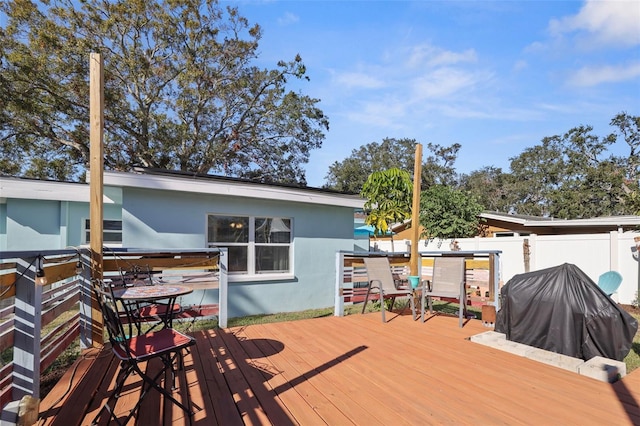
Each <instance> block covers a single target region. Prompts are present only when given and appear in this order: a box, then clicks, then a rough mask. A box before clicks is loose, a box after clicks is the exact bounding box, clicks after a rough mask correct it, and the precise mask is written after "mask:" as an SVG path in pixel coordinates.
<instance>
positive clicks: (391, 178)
mask: <svg viewBox="0 0 640 426" xmlns="http://www.w3.org/2000/svg"><path fill="white" fill-rule="evenodd" d="M360 195H361V196H362V197H363V198H366V199H367V201H366V202H365V204H364V212H365V213H366V215H367V218H366V219H365V223H366V224H367V225H372V226H373V227H374V235H384V234H386V233H387V231H388V230H389V229H390V227H391V225H392V224H394V223H398V222H402V221H404V220H405V219H409V218H410V217H411V207H412V197H413V183H412V182H411V175H409V173H408V172H407V171H405V170H400V169H398V168H391V169H388V170H383V171H377V172H373V173H371V174H370V175H369V177H368V178H367V181H366V182H365V183H364V185H363V187H362V192H361V194H360ZM391 251H394V248H393V235H392V236H391Z"/></svg>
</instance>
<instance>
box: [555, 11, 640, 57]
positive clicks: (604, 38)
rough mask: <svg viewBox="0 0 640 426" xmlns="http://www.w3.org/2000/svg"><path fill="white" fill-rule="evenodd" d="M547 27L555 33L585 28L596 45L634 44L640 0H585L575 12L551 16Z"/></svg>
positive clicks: (639, 39)
mask: <svg viewBox="0 0 640 426" xmlns="http://www.w3.org/2000/svg"><path fill="white" fill-rule="evenodd" d="M549 30H550V32H551V33H552V34H553V35H555V36H560V35H562V34H564V33H573V32H586V33H587V34H588V35H589V36H590V42H592V43H596V44H600V45H624V46H635V45H638V44H640V1H638V0H616V1H602V0H587V1H586V3H585V4H584V6H583V7H582V9H580V12H578V14H577V15H575V16H567V17H564V18H561V19H553V20H551V21H550V23H549Z"/></svg>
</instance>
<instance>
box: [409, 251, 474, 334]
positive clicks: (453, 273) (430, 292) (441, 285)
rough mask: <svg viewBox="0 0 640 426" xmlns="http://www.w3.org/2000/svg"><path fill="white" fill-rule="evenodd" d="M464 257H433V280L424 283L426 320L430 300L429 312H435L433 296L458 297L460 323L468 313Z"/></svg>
mask: <svg viewBox="0 0 640 426" xmlns="http://www.w3.org/2000/svg"><path fill="white" fill-rule="evenodd" d="M464 274H465V271H464V257H436V258H435V259H433V275H432V279H431V280H426V281H423V283H422V308H421V312H420V314H421V318H422V322H424V321H425V304H426V302H427V301H428V302H429V313H430V314H433V301H432V298H433V297H441V298H446V299H457V300H458V301H459V302H460V308H459V309H458V317H459V325H460V327H462V323H463V319H464V318H465V317H466V314H467V292H466V288H465V281H464V279H465V276H464Z"/></svg>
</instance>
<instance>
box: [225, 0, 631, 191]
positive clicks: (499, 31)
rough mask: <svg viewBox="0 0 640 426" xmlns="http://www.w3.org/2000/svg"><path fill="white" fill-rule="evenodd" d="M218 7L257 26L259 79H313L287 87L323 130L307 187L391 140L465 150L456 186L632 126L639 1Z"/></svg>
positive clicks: (308, 168) (251, 3)
mask: <svg viewBox="0 0 640 426" xmlns="http://www.w3.org/2000/svg"><path fill="white" fill-rule="evenodd" d="M222 3H223V4H233V5H237V6H238V8H239V11H240V14H241V15H243V16H245V17H247V18H248V19H249V21H250V22H251V23H258V24H260V26H261V27H262V29H263V38H262V40H261V42H260V49H259V50H260V58H259V64H260V65H261V66H264V67H270V68H272V67H274V66H275V63H276V62H277V61H278V60H291V59H293V58H294V57H295V55H296V54H300V55H301V57H302V59H303V62H304V63H305V65H306V66H307V73H308V76H309V77H310V79H311V81H310V82H300V83H296V85H295V86H294V88H295V89H299V90H301V91H302V92H303V93H304V94H306V95H309V96H312V97H315V98H319V99H321V102H320V103H319V107H320V108H321V109H322V110H323V111H324V112H325V113H326V114H327V116H328V117H329V120H330V130H329V132H328V133H327V134H326V139H325V141H324V143H323V147H322V148H321V149H320V150H315V151H313V152H312V154H311V158H310V161H309V164H308V165H307V166H306V171H307V183H308V184H309V185H310V186H321V185H322V184H323V183H324V182H325V176H326V174H327V171H328V169H329V166H330V165H331V164H332V163H333V162H334V161H342V160H344V159H345V158H347V157H348V156H350V155H351V152H352V150H353V149H357V148H359V147H360V146H362V145H365V144H368V143H371V142H380V141H382V139H383V138H385V137H391V138H412V139H416V140H417V141H418V142H420V143H422V144H423V145H426V144H427V143H429V142H431V143H436V144H440V145H444V146H448V145H451V144H452V143H459V144H461V145H462V148H461V149H460V152H459V155H458V160H457V162H456V164H455V167H456V169H457V171H458V172H461V173H468V172H471V171H473V170H478V169H480V168H482V167H484V166H496V167H501V168H503V170H504V171H508V169H509V158H511V157H514V156H517V155H519V154H520V153H521V152H522V151H523V150H524V149H525V148H527V147H531V146H534V145H536V144H537V143H539V142H540V141H541V139H542V138H544V137H545V136H553V135H556V134H563V133H565V132H566V131H568V130H570V129H571V128H573V127H576V126H578V125H591V126H593V127H594V133H596V134H597V135H600V136H604V135H606V134H608V133H610V132H611V131H612V130H613V128H612V127H610V126H609V122H610V121H611V119H612V118H613V117H614V116H615V115H616V114H618V113H620V112H622V111H626V112H627V113H629V114H632V115H640V0H626V1H615V0H611V1H602V0H598V1H556V0H553V1H496V2H493V1H251V0H247V1H233V2H226V1H225V2H222ZM614 152H615V153H616V154H618V155H627V154H628V148H627V147H626V145H625V144H620V145H619V146H617V147H615V148H614Z"/></svg>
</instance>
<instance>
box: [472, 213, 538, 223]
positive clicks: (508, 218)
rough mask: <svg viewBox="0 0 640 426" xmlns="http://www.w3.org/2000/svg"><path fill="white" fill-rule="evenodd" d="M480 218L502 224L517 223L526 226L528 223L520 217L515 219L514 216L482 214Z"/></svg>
mask: <svg viewBox="0 0 640 426" xmlns="http://www.w3.org/2000/svg"><path fill="white" fill-rule="evenodd" d="M479 216H480V217H482V218H485V219H492V220H499V221H501V222H507V223H517V224H519V225H524V224H526V223H527V222H528V221H527V220H526V219H523V218H520V217H514V216H511V215H499V214H492V213H480V215H479Z"/></svg>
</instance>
